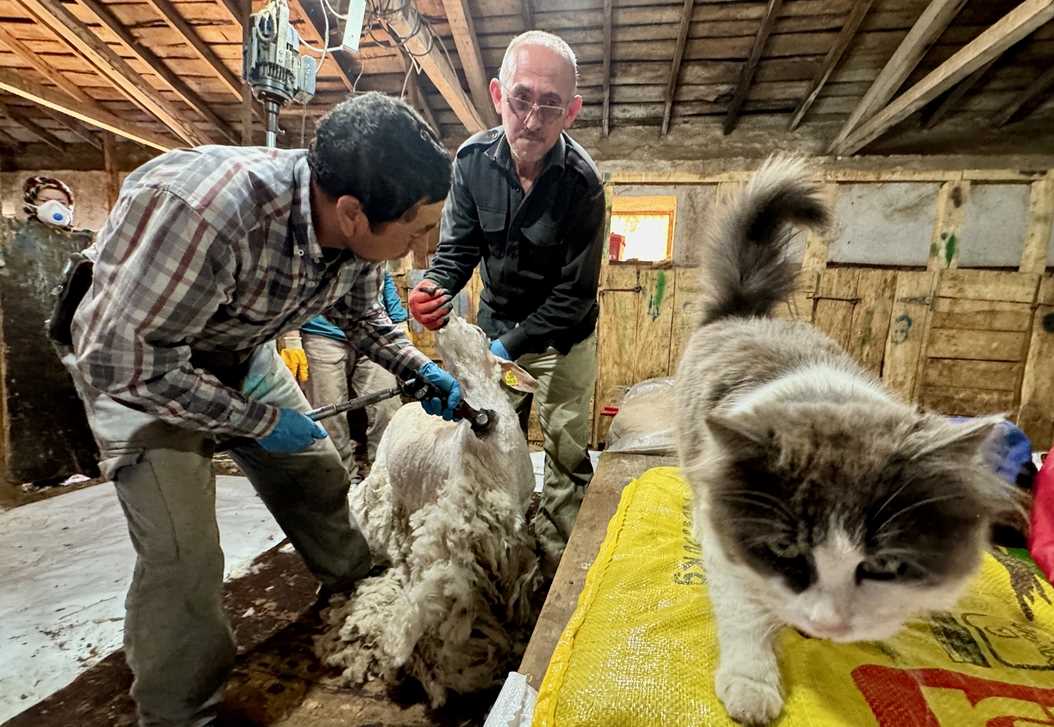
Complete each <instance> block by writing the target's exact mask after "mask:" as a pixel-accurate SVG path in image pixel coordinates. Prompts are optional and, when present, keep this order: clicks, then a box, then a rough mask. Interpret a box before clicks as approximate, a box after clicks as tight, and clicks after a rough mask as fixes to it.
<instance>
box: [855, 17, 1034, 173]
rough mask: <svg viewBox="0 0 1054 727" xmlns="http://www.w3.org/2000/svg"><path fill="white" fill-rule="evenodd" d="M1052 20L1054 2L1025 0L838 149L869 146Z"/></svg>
mask: <svg viewBox="0 0 1054 727" xmlns="http://www.w3.org/2000/svg"><path fill="white" fill-rule="evenodd" d="M1052 18H1054V0H1025V1H1024V2H1022V3H1021V4H1020V5H1018V6H1017V7H1016V8H1014V9H1013V10H1011V11H1010V12H1009V13H1007V14H1006V15H1004V16H1003V17H1002V18H1001V19H1000V20H999V21H998V22H997V23H995V24H994V25H993V26H992V27H990V28H989V29H988V30H986V31H984V32H983V33H981V34H980V35H979V36H977V37H976V38H974V39H973V40H972V41H970V42H969V43H967V44H966V45H965V46H963V47H962V48H960V49H959V50H958V51H957V52H956V53H955V55H953V56H952V57H951V58H949V59H948V60H946V61H945V62H944V63H942V64H941V65H940V66H938V67H937V68H935V69H934V70H933V71H931V72H930V73H929V74H928V75H927V76H926V77H925V78H923V79H922V80H921V81H919V82H918V83H916V84H915V85H914V86H912V87H911V88H909V89H908V90H907V91H905V92H904V93H902V94H901V95H900V96H899V97H898V98H897V99H896V100H895V101H893V102H892V103H890V104H889V105H888V106H886V107H885V108H884V109H882V110H881V111H879V112H878V113H877V114H875V115H874V116H872V117H871V118H870V119H869V120H868V121H867V122H865V123H864V124H861V126H860V128H858V129H857V130H856V131H854V132H853V133H852V134H851V135H850V136H849V137H848V138H847V139H846V140H845V142H844V143H843V144H842V146H841V147H840V148H839V150H838V153H839V154H852V153H854V152H856V151H857V150H859V149H861V148H862V147H864V146H866V145H868V144H870V143H871V142H872V141H874V140H875V139H877V138H878V137H879V136H881V135H882V134H884V133H885V132H886V131H888V130H889V129H890V128H892V127H893V126H895V125H896V124H899V123H900V122H901V121H903V120H904V119H906V118H907V117H908V116H910V115H911V114H913V113H915V112H916V111H918V110H919V109H920V108H922V107H923V106H924V105H926V104H927V103H929V102H930V101H932V100H933V99H935V98H936V97H937V96H939V95H940V94H942V93H944V92H945V91H947V90H948V89H949V88H951V87H952V86H954V85H955V84H956V83H958V82H959V81H961V80H963V79H964V78H966V77H967V76H968V75H970V74H971V73H973V72H974V71H976V70H977V69H979V68H981V67H982V66H983V65H985V64H986V63H988V62H989V61H991V60H994V59H996V58H998V57H999V56H1000V55H1001V54H1002V53H1003V52H1004V51H1006V49H1007V48H1009V47H1010V46H1012V45H1014V43H1017V42H1018V41H1019V40H1021V39H1022V38H1025V37H1026V36H1027V35H1028V34H1029V33H1031V32H1032V31H1034V30H1035V29H1036V28H1038V27H1040V26H1041V25H1043V24H1044V23H1046V22H1048V21H1050V20H1051V19H1052Z"/></svg>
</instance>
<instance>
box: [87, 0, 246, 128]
mask: <svg viewBox="0 0 1054 727" xmlns="http://www.w3.org/2000/svg"><path fill="white" fill-rule="evenodd" d="M77 2H79V3H80V4H81V5H83V6H84V7H85V8H87V9H88V11H89V12H91V13H92V15H94V16H95V17H96V18H97V19H98V21H99V23H100V24H101V25H102V26H103V27H105V28H107V29H108V30H109V31H110V32H112V33H113V34H114V35H116V36H117V38H118V39H119V40H120V41H121V42H122V43H124V45H125V47H126V48H127V49H128V50H129V51H130V52H131V53H132V55H134V56H135V57H136V58H138V59H139V61H140V62H142V63H143V64H144V65H145V66H146V67H147V68H149V69H150V70H151V71H153V72H154V73H155V74H157V76H158V77H159V78H161V80H163V81H164V82H165V83H167V84H168V85H169V87H170V88H171V89H172V90H173V91H175V92H176V95H177V96H179V98H180V99H182V100H183V102H184V103H186V104H187V106H190V108H191V109H193V110H194V111H196V112H197V113H198V114H200V115H201V116H202V117H203V118H204V119H205V120H206V121H208V122H209V123H210V124H211V125H212V126H213V127H214V128H215V129H216V130H217V131H219V132H220V133H221V134H222V135H223V136H225V137H226V138H227V140H229V141H231V142H235V143H236V142H237V134H235V133H234V129H232V128H231V127H230V124H228V123H227V122H226V121H224V120H223V119H222V118H220V116H219V115H218V114H216V112H214V111H213V110H212V109H211V108H210V107H209V105H208V104H207V103H205V100H204V99H203V98H201V96H199V95H198V94H197V93H196V92H195V91H194V89H192V88H191V87H190V86H188V85H187V83H186V81H184V80H183V79H182V78H180V77H179V75H178V74H176V73H175V72H173V71H172V69H171V68H169V67H168V66H167V65H166V64H165V63H164V61H162V60H161V59H160V58H158V57H157V56H156V55H154V53H153V51H151V50H150V49H149V48H147V47H146V46H145V45H144V44H143V43H142V42H140V40H139V39H138V38H136V37H135V36H134V35H132V33H131V32H130V31H129V30H128V28H127V27H125V25H124V24H123V23H122V22H121V21H120V19H119V18H117V16H115V15H114V14H113V11H111V10H110V9H109V8H108V7H106V6H105V5H103V4H102V3H100V2H98V1H97V0H77Z"/></svg>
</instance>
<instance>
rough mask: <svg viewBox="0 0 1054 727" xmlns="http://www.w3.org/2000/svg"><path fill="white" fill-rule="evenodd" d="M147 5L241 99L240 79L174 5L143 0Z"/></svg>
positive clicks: (164, 1)
mask: <svg viewBox="0 0 1054 727" xmlns="http://www.w3.org/2000/svg"><path fill="white" fill-rule="evenodd" d="M144 2H146V4H147V5H149V6H150V7H152V8H153V9H154V10H156V11H157V12H158V13H159V14H160V15H161V17H162V18H163V19H164V21H165V23H167V24H168V27H170V28H171V29H172V30H173V31H174V32H175V33H176V35H177V36H179V38H180V40H182V41H183V42H184V43H186V44H187V45H188V46H190V48H191V50H193V51H194V53H196V54H197V56H198V57H199V58H200V59H201V60H203V61H205V63H206V64H207V65H208V66H209V67H210V68H212V70H213V71H214V72H215V73H216V77H217V78H219V80H220V81H221V82H222V83H223V85H224V86H225V87H226V88H227V90H228V91H230V92H231V94H232V95H233V96H234V97H235V98H236V99H238V100H239V101H241V98H242V89H241V85H242V82H241V79H240V78H238V76H237V75H235V73H234V72H233V71H232V70H231V69H230V68H227V66H226V65H224V63H223V61H221V60H220V59H219V57H218V56H217V55H216V54H215V53H214V52H213V50H212V48H210V47H209V45H208V44H207V43H206V42H205V41H203V40H202V39H201V38H199V37H198V34H197V33H195V32H194V28H192V27H191V26H190V23H188V22H187V21H186V20H185V19H184V18H183V16H182V15H180V14H179V12H178V11H177V10H176V8H175V6H173V5H172V3H170V2H169V1H168V0H144Z"/></svg>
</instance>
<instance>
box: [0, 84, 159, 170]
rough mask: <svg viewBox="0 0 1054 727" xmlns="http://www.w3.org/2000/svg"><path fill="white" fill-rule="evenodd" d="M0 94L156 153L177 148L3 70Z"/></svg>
mask: <svg viewBox="0 0 1054 727" xmlns="http://www.w3.org/2000/svg"><path fill="white" fill-rule="evenodd" d="M0 91H7V92H8V93H13V94H15V95H16V96H19V97H20V98H24V99H27V100H29V101H32V102H34V103H38V104H40V105H41V106H46V107H48V108H50V109H54V110H55V111H58V112H60V113H63V114H66V115H67V116H72V117H73V118H75V119H77V120H78V121H83V122H84V123H86V124H89V125H91V126H96V127H98V128H100V129H104V130H106V131H112V132H113V133H115V134H117V135H119V136H123V137H124V138H126V139H131V140H132V141H134V142H137V143H139V144H143V145H144V146H149V147H153V148H154V149H157V150H159V151H169V150H170V149H174V148H175V147H176V146H177V144H176V143H174V142H173V141H172V140H171V139H168V138H166V137H163V136H161V135H159V134H155V133H154V132H152V131H150V130H148V129H143V128H141V127H139V126H138V125H136V124H131V123H128V122H127V121H124V120H123V119H119V118H117V117H116V116H114V115H113V114H110V113H108V112H106V111H103V110H102V109H101V108H99V107H98V106H97V105H94V104H93V105H91V106H88V105H86V104H83V103H81V102H79V101H75V100H73V99H71V98H70V97H69V96H66V95H65V94H63V93H59V92H56V91H52V90H51V89H50V88H47V87H45V86H43V85H42V84H39V83H34V82H33V81H30V80H28V79H26V78H24V76H23V74H19V73H16V72H14V71H9V70H7V69H6V68H0Z"/></svg>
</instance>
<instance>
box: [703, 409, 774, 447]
mask: <svg viewBox="0 0 1054 727" xmlns="http://www.w3.org/2000/svg"><path fill="white" fill-rule="evenodd" d="M706 426H707V429H709V430H710V434H711V435H712V436H713V437H714V438H715V439H717V440H718V441H719V442H721V444H722V445H724V447H725V449H730V450H732V451H744V450H747V451H757V450H759V449H761V448H762V447H764V446H766V445H767V444H768V441H769V432H768V428H767V427H764V426H761V424H760V422H759V421H758V418H757V416H755V415H754V414H751V413H735V414H711V415H709V416H708V417H706Z"/></svg>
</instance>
